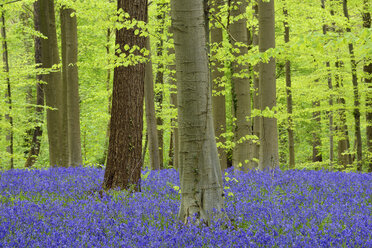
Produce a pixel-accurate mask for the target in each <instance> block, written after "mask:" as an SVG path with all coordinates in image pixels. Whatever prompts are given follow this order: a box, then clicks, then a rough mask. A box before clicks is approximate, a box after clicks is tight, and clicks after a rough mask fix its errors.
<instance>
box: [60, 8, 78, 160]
mask: <svg viewBox="0 0 372 248" xmlns="http://www.w3.org/2000/svg"><path fill="white" fill-rule="evenodd" d="M60 13H61V34H62V35H61V36H62V37H61V40H62V46H61V47H62V80H63V81H62V82H63V87H64V89H63V94H64V95H63V98H64V104H63V109H64V115H66V116H65V119H64V121H65V126H66V128H67V132H66V134H67V138H68V165H72V166H78V165H81V164H82V157H81V141H80V107H79V105H80V103H79V83H78V67H77V61H78V58H77V56H78V40H77V20H76V14H75V10H74V9H72V8H69V7H68V6H62V8H61V10H60ZM66 123H67V125H66Z"/></svg>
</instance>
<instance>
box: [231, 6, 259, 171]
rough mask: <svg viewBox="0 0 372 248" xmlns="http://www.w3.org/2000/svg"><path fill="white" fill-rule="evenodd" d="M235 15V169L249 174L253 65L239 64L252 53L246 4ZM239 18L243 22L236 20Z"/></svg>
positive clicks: (233, 14) (251, 164)
mask: <svg viewBox="0 0 372 248" xmlns="http://www.w3.org/2000/svg"><path fill="white" fill-rule="evenodd" d="M231 7H232V9H231V15H232V17H233V18H234V19H235V20H234V22H233V23H231V24H230V25H229V27H230V30H229V31H230V34H231V36H232V37H233V39H232V41H231V43H232V45H233V49H234V50H238V51H236V52H235V51H234V56H235V58H236V60H234V61H233V62H232V73H233V75H232V82H231V83H232V84H233V87H232V88H233V108H234V111H233V112H234V114H235V118H236V123H235V137H234V138H235V147H234V150H233V166H234V168H235V169H237V170H249V169H253V168H254V164H253V163H252V141H251V140H250V137H247V136H248V135H249V136H250V135H252V124H251V93H250V78H249V65H248V63H246V62H239V61H238V58H239V57H241V56H244V55H245V54H247V53H248V46H247V44H248V32H247V19H246V18H242V17H240V18H239V16H242V15H243V14H244V13H245V12H246V8H247V3H246V2H245V1H243V2H241V1H237V0H234V1H232V6H231ZM236 18H239V19H236Z"/></svg>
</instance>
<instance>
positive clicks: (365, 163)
mask: <svg viewBox="0 0 372 248" xmlns="http://www.w3.org/2000/svg"><path fill="white" fill-rule="evenodd" d="M274 2H275V4H274ZM371 8H372V7H371V3H370V2H369V1H368V0H352V1H347V0H332V1H331V0H319V1H314V0H305V1H295V0H278V1H274V0H269V1H266V0H265V1H264V0H257V1H254V0H251V1H248V0H247V1H236V0H229V1H224V0H210V1H206V0H204V1H202V0H193V1H190V0H185V1H183V0H182V1H181V0H170V1H169V0H153V1H147V0H140V1H124V0H118V1H117V2H115V1H110V0H106V1H104V0H90V1H73V0H55V1H53V0H37V1H35V0H19V1H8V2H7V1H1V3H0V11H1V36H2V39H1V41H2V56H3V60H2V68H3V70H2V71H1V73H0V79H1V84H0V92H1V96H2V101H0V110H1V111H0V167H1V168H2V169H8V168H22V167H36V168H37V167H44V166H65V167H67V166H77V165H80V164H94V165H102V164H105V165H106V170H105V180H104V188H105V189H110V188H116V187H121V188H130V189H131V190H140V181H139V179H140V171H141V168H143V166H148V167H149V168H151V169H155V170H156V169H162V168H171V167H173V168H176V169H178V170H179V173H180V180H181V188H182V203H181V209H180V213H179V218H180V219H187V218H186V217H188V216H192V215H193V214H197V215H198V216H201V217H202V218H203V219H206V220H207V219H208V218H209V216H208V213H210V212H211V210H212V209H216V210H220V209H221V208H222V205H223V200H222V181H221V171H223V170H224V169H225V168H227V167H231V166H233V167H234V169H236V170H243V171H247V170H252V169H259V170H264V169H275V168H278V167H280V168H282V169H294V168H297V169H303V168H308V169H329V170H346V171H350V170H357V171H360V172H362V171H365V172H366V171H369V172H371V171H372V143H371V142H372V141H371V140H372V120H371V118H372V106H371V105H372V92H371V89H372V83H371V77H372V76H371V73H372V71H371V70H372V61H371V54H372V39H371V37H372V30H371V16H370V13H371ZM144 101H145V102H144ZM143 127H144V128H143Z"/></svg>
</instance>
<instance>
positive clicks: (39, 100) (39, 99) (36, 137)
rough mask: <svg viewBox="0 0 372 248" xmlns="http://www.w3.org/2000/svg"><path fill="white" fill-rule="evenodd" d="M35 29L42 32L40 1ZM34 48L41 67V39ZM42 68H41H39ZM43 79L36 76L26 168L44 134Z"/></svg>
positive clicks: (37, 151) (36, 5) (29, 164)
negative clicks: (33, 109)
mask: <svg viewBox="0 0 372 248" xmlns="http://www.w3.org/2000/svg"><path fill="white" fill-rule="evenodd" d="M33 6H34V28H35V30H36V31H39V32H40V23H39V15H40V8H39V1H36V2H34V4H33ZM34 47H35V64H37V65H40V64H41V63H42V60H41V38H40V37H38V36H35V38H34ZM38 67H40V66H38ZM42 79H43V77H42V75H41V74H37V75H36V80H37V81H38V82H37V84H36V108H35V112H36V123H37V125H36V127H35V128H34V130H33V135H32V140H31V146H30V152H29V153H28V156H27V160H26V162H25V167H32V165H34V164H35V162H36V159H37V157H38V156H39V153H40V146H41V136H42V134H43V129H42V125H43V119H44V116H43V115H44V108H43V106H44V85H43V84H42V83H41V80H42Z"/></svg>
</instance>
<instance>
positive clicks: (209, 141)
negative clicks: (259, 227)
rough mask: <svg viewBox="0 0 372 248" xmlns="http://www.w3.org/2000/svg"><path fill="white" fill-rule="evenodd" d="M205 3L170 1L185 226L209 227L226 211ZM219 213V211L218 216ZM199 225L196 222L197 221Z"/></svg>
mask: <svg viewBox="0 0 372 248" xmlns="http://www.w3.org/2000/svg"><path fill="white" fill-rule="evenodd" d="M203 5H204V4H203V0H172V1H171V7H172V20H173V23H172V26H173V30H174V41H175V50H176V66H177V83H178V85H177V89H178V123H179V137H180V151H179V172H180V182H181V190H182V193H181V206H180V211H179V215H178V218H179V219H180V220H182V221H184V222H185V223H187V222H188V218H189V217H190V218H192V217H194V216H196V218H197V220H204V221H205V222H207V223H208V222H209V221H210V220H211V216H212V215H214V214H220V215H221V210H222V207H223V198H222V176H221V167H220V164H219V158H218V152H217V146H216V139H215V135H214V128H213V116H212V106H211V98H212V96H211V88H210V84H209V69H208V55H207V44H206V41H207V37H205V14H206V12H205V11H204V9H203ZM214 211H216V212H214ZM197 222H198V221H197Z"/></svg>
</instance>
